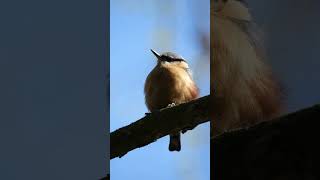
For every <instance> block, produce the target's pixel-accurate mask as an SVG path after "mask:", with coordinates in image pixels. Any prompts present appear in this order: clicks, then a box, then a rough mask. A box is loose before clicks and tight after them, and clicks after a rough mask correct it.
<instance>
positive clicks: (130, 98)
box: [110, 0, 210, 180]
mask: <svg viewBox="0 0 320 180" xmlns="http://www.w3.org/2000/svg"><path fill="white" fill-rule="evenodd" d="M110 10H111V11H110V90H111V91H110V93H111V94H110V95H111V97H110V131H111V132H112V131H114V130H116V129H118V128H120V127H123V126H126V125H128V124H130V123H132V122H134V121H136V120H138V119H139V118H141V117H143V116H144V113H146V112H148V110H147V108H146V106H145V102H144V92H143V88H144V81H145V79H146V77H147V75H148V73H149V72H150V71H151V70H152V69H153V67H154V66H155V65H156V59H155V57H154V55H153V54H152V53H151V52H150V49H151V48H152V49H154V50H156V51H158V52H159V53H162V52H166V51H172V52H175V53H178V54H180V55H182V56H183V57H184V58H185V59H186V60H187V61H188V63H189V64H190V68H191V70H192V71H193V76H194V79H195V81H196V83H197V84H198V86H199V88H200V93H201V95H200V96H204V95H208V94H209V92H210V85H209V75H210V69H209V32H210V29H209V28H210V24H209V23H210V17H209V15H210V1H209V0H200V1H192V0H187V1H186V0H174V1H173V0H162V1H158V0H140V1H139V3H138V1H131V0H111V2H110ZM209 135H210V129H209V123H206V124H202V125H200V126H198V127H197V128H195V129H194V130H192V131H188V132H187V133H185V134H183V135H182V139H181V141H182V150H181V151H180V152H179V153H177V152H174V153H172V152H169V151H168V145H169V137H168V136H166V137H164V138H161V139H159V140H157V141H156V142H155V143H152V144H149V145H148V146H145V147H143V148H139V149H136V150H133V151H131V152H129V153H128V154H126V155H125V156H124V157H122V158H120V159H119V158H116V159H113V160H111V161H110V171H111V179H112V180H123V179H141V180H150V179H154V180H164V179H166V180H176V179H184V180H202V179H203V180H206V179H209V177H210V170H209V169H210V140H209Z"/></svg>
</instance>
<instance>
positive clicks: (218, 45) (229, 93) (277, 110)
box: [210, 0, 284, 137]
mask: <svg viewBox="0 0 320 180" xmlns="http://www.w3.org/2000/svg"><path fill="white" fill-rule="evenodd" d="M211 2H212V1H211ZM211 5H212V6H211V7H210V10H211V12H210V19H211V23H210V24H211V35H210V41H211V53H212V54H211V55H210V56H211V63H210V67H211V75H210V84H211V98H212V103H215V100H219V102H218V105H217V106H214V107H218V108H216V109H211V114H212V117H211V125H212V126H211V128H212V129H211V131H212V133H211V134H212V135H211V137H216V136H218V135H221V134H223V133H225V132H227V131H232V130H235V129H240V128H247V127H250V126H253V125H255V124H258V123H260V122H262V121H268V120H271V119H273V118H275V117H277V116H279V115H280V114H281V112H283V110H284V88H283V87H282V85H281V83H280V81H279V80H278V79H277V78H276V76H275V75H274V73H273V72H272V70H271V67H270V66H269V65H268V64H267V63H266V55H265V52H264V48H263V46H262V39H261V37H262V36H261V34H260V32H259V30H258V28H257V26H256V24H255V22H254V21H253V18H252V15H251V12H250V11H249V8H248V4H246V3H245V2H244V1H243V0H213V3H211ZM216 102H217V101H216Z"/></svg>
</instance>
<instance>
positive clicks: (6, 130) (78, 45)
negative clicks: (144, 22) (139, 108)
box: [0, 0, 109, 180]
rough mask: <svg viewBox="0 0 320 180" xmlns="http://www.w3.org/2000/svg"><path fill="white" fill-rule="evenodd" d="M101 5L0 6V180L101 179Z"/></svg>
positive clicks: (104, 122) (70, 0) (5, 2)
mask: <svg viewBox="0 0 320 180" xmlns="http://www.w3.org/2000/svg"><path fill="white" fill-rule="evenodd" d="M107 4H108V3H107V1H87V0H67V1H66V0H56V1H41V0H29V1H24V0H16V1H11V0H2V1H1V2H0V22H1V28H0V82H1V87H0V146H1V148H0V179H3V180H19V179H26V180H42V179H46V180H58V179H59V180H69V179H77V180H91V179H92V180H95V179H99V178H101V177H103V176H105V175H106V171H107V169H109V166H108V156H107V154H108V150H109V147H108V145H109V143H108V136H107V135H108V131H109V130H108V125H109V123H108V117H109V116H108V115H109V112H108V111H109V107H108V96H107V95H108V90H109V87H108V85H109V82H108V81H107V78H106V76H107V74H108V71H109V67H108V61H107V59H108V50H109V48H108V46H107V45H108V43H109V39H108V35H109V33H108V31H109V27H108V26H109V23H108V20H109V18H108V14H109V13H108V10H109V8H108V6H107Z"/></svg>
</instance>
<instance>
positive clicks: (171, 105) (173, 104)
mask: <svg viewBox="0 0 320 180" xmlns="http://www.w3.org/2000/svg"><path fill="white" fill-rule="evenodd" d="M176 105H177V104H176V103H174V102H173V103H171V104H168V106H167V108H172V107H174V106H176Z"/></svg>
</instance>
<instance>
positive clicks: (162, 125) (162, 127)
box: [110, 96, 210, 159]
mask: <svg viewBox="0 0 320 180" xmlns="http://www.w3.org/2000/svg"><path fill="white" fill-rule="evenodd" d="M209 109H210V108H209V96H205V97H202V98H199V99H197V100H194V101H190V102H188V103H185V104H180V105H178V106H174V107H170V108H164V109H161V110H159V111H157V112H153V113H150V114H147V115H146V116H145V117H143V118H141V119H139V120H138V121H136V122H134V123H132V124H130V125H128V126H125V127H122V128H120V129H118V130H116V131H114V132H112V133H111V135H110V147H111V149H110V159H113V158H115V157H122V156H124V155H125V154H126V153H128V152H129V151H132V150H134V149H136V148H140V147H143V146H146V145H148V144H150V143H152V142H155V141H156V140H157V139H159V138H161V137H164V136H166V135H168V134H170V133H172V132H175V131H177V130H182V131H183V133H184V132H186V131H187V130H191V129H193V128H195V127H196V126H197V125H199V124H201V123H205V122H208V121H209Z"/></svg>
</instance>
